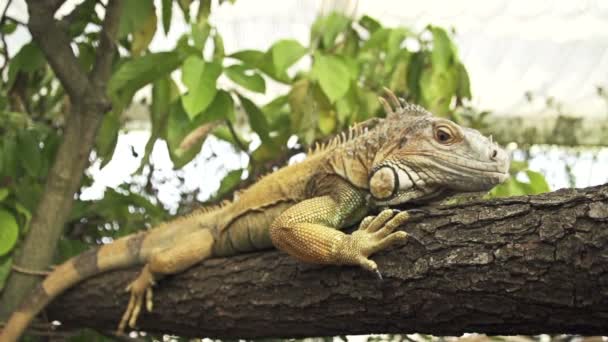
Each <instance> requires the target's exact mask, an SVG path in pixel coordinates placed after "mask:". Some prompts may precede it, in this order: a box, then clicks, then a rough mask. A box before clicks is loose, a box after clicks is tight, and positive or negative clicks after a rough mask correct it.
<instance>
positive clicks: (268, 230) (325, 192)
mask: <svg viewBox="0 0 608 342" xmlns="http://www.w3.org/2000/svg"><path fill="white" fill-rule="evenodd" d="M388 95H389V96H388V99H389V101H390V102H391V105H389V104H388V103H387V102H386V101H385V100H383V99H382V102H383V104H384V105H385V109H386V111H387V118H386V119H376V120H374V121H372V122H368V123H367V124H366V125H360V126H357V127H355V128H352V129H351V130H350V131H349V132H348V133H347V134H346V135H342V136H341V137H337V138H335V139H334V140H333V141H332V142H330V143H328V144H327V145H326V146H323V147H320V148H317V150H316V151H313V152H312V153H311V154H310V155H309V156H308V157H307V158H306V159H305V160H304V161H303V162H301V163H298V164H294V165H290V166H286V167H284V168H282V169H280V170H278V171H277V172H274V173H272V174H270V175H268V176H266V177H264V178H262V179H261V180H259V181H258V182H257V183H256V184H254V185H253V186H251V187H250V188H248V189H247V190H245V191H244V192H242V193H241V194H239V196H238V198H237V199H235V200H234V201H233V202H232V203H230V204H227V205H224V206H222V207H219V208H216V209H212V210H207V211H201V212H195V213H193V214H191V215H189V216H186V217H183V218H178V219H176V220H174V221H171V222H168V223H166V224H163V225H161V226H159V227H157V228H154V229H151V230H149V231H146V232H142V233H139V234H135V235H131V236H127V237H124V238H121V239H119V240H116V241H114V242H113V243H111V244H107V245H103V246H100V247H98V248H96V249H93V250H90V251H88V252H85V253H83V254H81V255H79V256H76V257H74V258H72V259H70V260H68V261H67V262H65V263H63V264H61V265H59V266H58V267H57V268H55V270H54V271H53V272H52V273H51V274H50V275H49V276H48V277H46V279H44V281H43V282H42V283H41V284H40V285H39V286H38V287H37V288H36V289H35V290H34V292H33V293H32V294H31V296H30V297H29V298H28V299H27V300H26V301H25V302H24V303H23V304H22V305H21V307H20V308H19V309H18V310H16V311H15V312H14V313H13V315H12V316H11V318H10V320H9V322H8V323H7V325H6V326H5V328H4V330H3V331H2V335H0V341H2V342H10V341H15V340H17V339H18V338H19V336H20V335H21V334H22V332H23V331H24V330H25V329H26V327H27V325H28V324H29V322H30V321H31V320H32V319H33V318H34V317H35V316H36V315H37V314H38V312H40V310H42V309H43V308H44V306H46V305H47V303H49V302H50V301H51V300H52V299H53V298H55V297H56V296H57V295H59V294H60V293H62V292H63V291H64V290H66V289H67V288H69V287H71V286H72V285H74V284H75V283H77V282H79V281H81V280H82V279H85V278H87V277H90V276H92V275H95V274H98V273H101V272H106V271H109V270H114V269H118V268H126V267H132V266H134V265H144V267H143V269H142V271H141V273H140V275H139V276H138V278H136V279H135V280H134V281H133V282H132V283H131V285H129V288H128V290H129V291H130V293H131V299H130V301H129V304H128V307H127V309H126V311H125V314H124V316H123V317H122V320H121V321H120V324H119V331H123V330H124V329H125V327H126V325H127V324H128V325H129V326H131V327H134V326H135V323H136V320H137V317H138V315H139V313H140V310H141V307H142V306H143V305H144V304H145V306H146V307H147V309H148V310H151V309H152V286H153V285H154V284H155V281H157V280H159V279H160V278H162V277H163V276H164V275H167V274H173V273H177V272H181V271H183V270H185V269H187V268H189V267H191V266H192V265H194V264H196V263H198V262H200V261H202V260H204V259H207V258H210V257H215V256H229V255H234V254H239V253H245V252H249V251H255V250H260V249H266V248H271V247H273V246H274V247H277V248H279V249H281V250H283V251H285V252H287V253H289V254H291V255H293V256H294V257H296V258H298V259H300V260H302V261H306V262H312V263H321V264H335V265H359V266H361V267H363V268H364V269H366V270H369V271H373V272H376V273H377V274H378V275H379V274H380V273H379V272H378V269H377V266H376V263H374V262H373V261H372V260H370V259H369V258H368V257H369V256H370V255H371V254H373V253H375V252H377V251H379V250H382V249H384V248H386V247H387V246H389V245H391V244H393V243H398V242H402V241H404V240H405V239H406V237H407V234H406V233H405V232H403V231H397V232H394V230H395V228H397V227H398V226H399V225H401V224H402V223H403V222H405V221H406V220H407V218H408V214H407V213H406V212H400V213H398V212H396V211H393V210H384V211H381V212H380V213H379V214H378V215H377V216H368V217H365V216H366V215H367V214H368V213H370V212H372V211H374V210H377V209H379V208H386V207H389V206H392V205H398V204H403V203H420V202H424V201H429V200H431V199H436V198H438V197H442V196H445V195H446V194H449V193H454V192H467V191H483V190H488V189H490V188H491V187H493V186H494V185H496V184H498V183H500V182H502V181H504V180H505V179H506V178H507V177H508V165H509V160H508V157H507V154H506V153H505V152H504V151H503V150H502V149H500V148H499V147H498V146H497V145H496V144H494V143H493V142H492V141H491V139H487V138H485V137H483V136H482V135H481V134H479V133H478V132H477V131H475V130H472V129H467V128H463V127H460V126H458V125H456V124H454V123H453V122H451V121H448V120H445V119H440V118H436V117H433V116H432V115H431V114H430V113H428V112H427V111H425V110H424V109H422V108H420V107H418V106H412V105H404V104H402V103H401V102H400V101H399V100H398V99H397V98H396V97H395V96H394V95H393V94H392V93H390V92H389V93H388ZM393 107H394V109H393ZM364 217H365V218H364ZM361 219H363V221H361V224H360V225H359V229H358V230H356V231H355V232H353V233H352V234H345V233H343V232H342V231H340V229H342V228H344V227H347V226H349V225H352V224H355V223H356V222H358V221H360V220H361Z"/></svg>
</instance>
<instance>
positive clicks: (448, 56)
mask: <svg viewBox="0 0 608 342" xmlns="http://www.w3.org/2000/svg"><path fill="white" fill-rule="evenodd" d="M429 30H430V31H431V33H432V34H433V50H432V51H431V61H432V63H433V68H435V69H438V68H440V69H446V68H448V67H449V66H450V65H452V63H454V59H455V55H456V48H455V47H454V44H452V40H451V39H450V37H449V36H448V34H447V32H446V31H445V30H444V29H442V28H441V27H437V26H429Z"/></svg>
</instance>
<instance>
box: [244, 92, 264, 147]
mask: <svg viewBox="0 0 608 342" xmlns="http://www.w3.org/2000/svg"><path fill="white" fill-rule="evenodd" d="M238 97H239V101H241V104H242V105H243V109H245V112H246V113H247V116H248V117H249V126H251V129H253V131H254V132H256V133H257V134H258V135H259V136H260V139H261V140H262V142H263V143H266V142H269V141H270V137H269V133H270V128H269V127H268V121H266V117H265V116H264V113H263V112H262V111H261V110H260V108H258V106H256V105H255V103H253V102H252V101H251V100H249V99H248V98H246V97H244V96H242V95H240V94H239V95H238Z"/></svg>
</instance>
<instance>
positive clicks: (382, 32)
mask: <svg viewBox="0 0 608 342" xmlns="http://www.w3.org/2000/svg"><path fill="white" fill-rule="evenodd" d="M390 32H391V29H388V28H379V29H377V30H376V31H374V33H372V35H371V36H370V37H369V39H368V40H367V41H366V42H365V43H364V44H363V46H362V47H361V50H362V51H367V50H373V49H380V48H383V47H384V46H386V41H387V40H388V35H389V33H390Z"/></svg>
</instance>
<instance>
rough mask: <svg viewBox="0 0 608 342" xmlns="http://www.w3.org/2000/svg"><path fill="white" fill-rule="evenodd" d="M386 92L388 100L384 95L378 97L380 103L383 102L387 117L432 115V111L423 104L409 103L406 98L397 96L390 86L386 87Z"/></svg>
mask: <svg viewBox="0 0 608 342" xmlns="http://www.w3.org/2000/svg"><path fill="white" fill-rule="evenodd" d="M384 92H385V93H386V97H387V99H388V101H387V99H385V98H383V97H378V100H379V101H380V103H382V106H383V107H384V111H385V112H386V117H387V118H391V117H396V116H399V115H413V116H423V115H431V113H429V112H428V111H427V110H426V109H424V108H422V107H421V106H419V105H417V104H413V103H408V102H406V101H405V100H404V99H401V98H397V96H395V93H393V92H392V91H391V90H390V89H388V88H384Z"/></svg>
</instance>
